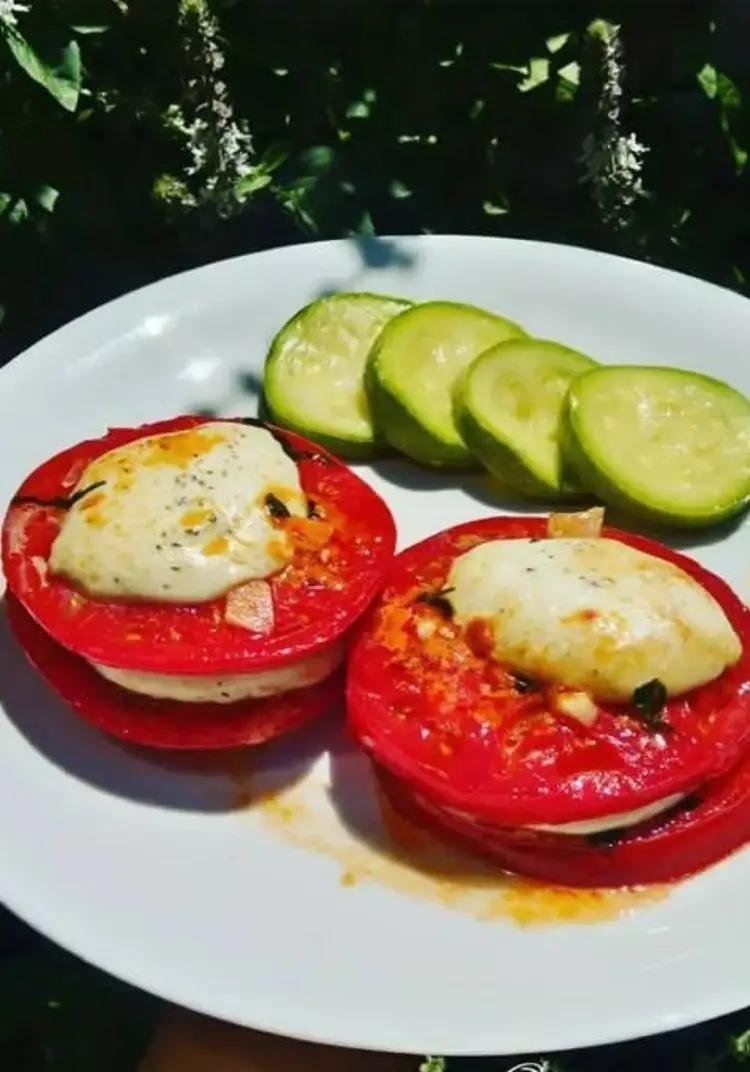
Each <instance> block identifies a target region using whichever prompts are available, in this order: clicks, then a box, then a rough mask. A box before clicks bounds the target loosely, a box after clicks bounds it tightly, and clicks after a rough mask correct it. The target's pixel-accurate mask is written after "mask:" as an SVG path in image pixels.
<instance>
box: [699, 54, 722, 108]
mask: <svg viewBox="0 0 750 1072" xmlns="http://www.w3.org/2000/svg"><path fill="white" fill-rule="evenodd" d="M696 78H697V79H698V85H699V86H700V87H701V89H702V90H703V92H704V93H705V94H706V96H707V97H710V98H711V100H713V99H714V97H715V96H716V87H717V84H718V74H717V71H716V68H715V67H714V66H713V65H712V64H710V63H704V64H703V66H702V67H701V69H700V70H699V71H698V74H697V75H696Z"/></svg>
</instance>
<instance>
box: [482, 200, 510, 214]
mask: <svg viewBox="0 0 750 1072" xmlns="http://www.w3.org/2000/svg"><path fill="white" fill-rule="evenodd" d="M482 210H483V211H484V212H486V214H487V215H488V216H506V215H507V214H508V213H509V212H510V205H509V204H508V202H507V201H506V200H505V198H504V197H503V198H500V200H499V201H489V200H488V201H484V202H483V203H482Z"/></svg>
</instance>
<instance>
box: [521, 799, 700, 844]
mask: <svg viewBox="0 0 750 1072" xmlns="http://www.w3.org/2000/svg"><path fill="white" fill-rule="evenodd" d="M683 796H684V794H683V793H673V794H672V796H669V797H662V799H661V800H655V801H654V802H653V803H652V804H646V805H644V807H642V808H635V809H634V810H633V811H621V812H617V813H616V814H615V815H603V816H602V817H601V818H599V819H578V820H576V821H575V822H572V823H535V824H534V825H533V826H530V827H528V829H529V830H546V831H548V832H549V833H550V834H569V835H576V836H578V837H583V836H585V835H587V834H601V833H603V832H604V831H605V830H624V829H626V828H627V827H630V826H637V825H638V823H645V822H646V820H647V819H653V818H654V817H655V816H656V815H661V814H662V812H665V811H669V809H670V808H673V807H674V806H675V804H679V802H680V801H681V800H682V799H683Z"/></svg>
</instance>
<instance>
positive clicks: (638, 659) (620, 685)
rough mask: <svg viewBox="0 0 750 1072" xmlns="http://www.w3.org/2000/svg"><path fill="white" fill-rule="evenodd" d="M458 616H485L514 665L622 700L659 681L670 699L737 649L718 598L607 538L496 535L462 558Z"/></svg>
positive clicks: (455, 581) (455, 571) (454, 576)
mask: <svg viewBox="0 0 750 1072" xmlns="http://www.w3.org/2000/svg"><path fill="white" fill-rule="evenodd" d="M447 583H448V585H449V586H451V587H453V588H454V589H455V590H454V592H453V593H452V594H451V595H450V600H451V603H452V605H453V608H454V611H455V616H456V620H457V622H458V623H459V624H460V625H464V626H465V625H467V624H468V623H469V622H470V621H472V620H473V619H476V618H480V619H484V620H485V621H486V622H487V624H488V625H489V626H490V629H491V632H492V637H493V645H494V647H493V654H494V656H495V658H497V659H498V660H499V661H500V662H502V663H504V664H505V665H507V666H509V667H510V668H511V669H513V670H517V671H518V672H519V673H523V674H526V675H529V676H530V677H536V678H538V679H540V680H542V681H551V682H556V683H559V684H564V685H568V686H573V687H576V688H580V689H584V690H586V691H587V692H589V693H590V694H591V695H592V696H594V697H596V698H597V699H599V700H610V701H616V702H617V701H620V702H624V701H628V700H630V699H631V697H632V694H633V691H634V690H635V689H636V688H637V687H638V686H639V685H642V684H644V683H645V682H647V681H650V680H652V679H653V678H659V680H660V681H662V682H663V684H664V685H665V687H666V689H667V692H668V694H669V695H670V696H674V695H679V694H680V693H683V692H687V691H688V690H689V689H693V688H695V687H696V686H698V685H702V684H704V683H705V682H707V681H712V680H713V679H714V678H716V677H718V676H719V675H720V674H721V673H722V672H723V671H724V670H725V669H726V668H727V667H728V666H730V665H732V664H734V663H735V662H736V661H737V660H738V659H739V657H740V654H741V650H742V649H741V645H740V641H739V638H738V637H737V634H736V633H735V632H734V630H733V629H732V626H731V625H730V623H729V621H728V620H727V618H726V615H725V614H724V612H723V611H722V609H721V607H720V606H719V604H718V603H717V602H716V600H715V599H714V598H713V597H712V596H711V595H710V594H709V593H708V592H707V591H706V590H705V589H704V588H702V587H701V586H700V585H699V584H698V583H697V582H696V581H694V580H693V579H692V578H691V577H689V576H688V575H687V574H686V573H684V572H683V571H682V570H680V569H679V568H678V567H677V566H674V565H673V564H672V563H669V562H665V561H664V560H663V559H660V558H655V557H654V556H653V555H648V554H645V553H644V552H642V551H637V550H635V549H634V548H632V547H628V546H627V545H626V544H623V543H620V542H619V541H617V540H609V539H551V540H528V539H525V540H495V541H491V542H489V543H484V544H481V545H480V546H478V547H475V548H473V549H472V550H471V551H468V552H466V554H464V555H461V556H460V557H459V558H458V559H456V561H455V562H454V564H453V568H452V570H451V573H450V576H449V577H448V581H447Z"/></svg>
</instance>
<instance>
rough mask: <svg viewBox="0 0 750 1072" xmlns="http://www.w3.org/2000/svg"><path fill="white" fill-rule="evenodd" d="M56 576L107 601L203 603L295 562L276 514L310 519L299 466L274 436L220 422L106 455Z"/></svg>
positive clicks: (86, 476)
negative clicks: (270, 498) (282, 511)
mask: <svg viewBox="0 0 750 1072" xmlns="http://www.w3.org/2000/svg"><path fill="white" fill-rule="evenodd" d="M100 482H101V486H100V487H95V488H92V490H91V491H90V492H89V493H88V494H87V495H84V496H83V497H82V498H81V499H79V500H78V501H77V502H76V503H75V504H74V505H73V506H72V507H71V509H70V510H68V512H67V514H66V516H65V520H64V521H63V524H62V527H61V529H60V532H59V534H58V536H57V538H56V539H55V542H54V544H53V546H52V552H51V555H50V569H51V570H52V572H53V573H57V574H62V575H64V576H65V577H67V578H68V579H69V580H70V581H71V582H72V583H73V584H75V585H77V586H78V587H80V588H81V589H83V590H84V591H85V592H86V593H88V594H89V595H92V596H98V597H100V598H104V599H108V598H115V599H116V598H118V597H120V598H123V599H143V600H146V599H148V600H159V601H163V602H174V603H198V602H202V601H205V600H210V599H215V598H217V597H218V596H221V595H224V594H225V593H226V592H227V591H229V589H230V588H233V587H235V586H236V585H240V584H243V583H244V582H245V581H249V580H254V579H257V578H262V577H268V576H269V575H270V574H272V573H275V572H276V571H277V570H279V569H280V568H281V567H282V566H284V565H285V564H286V562H288V561H289V559H290V558H291V554H292V548H291V543H290V541H289V539H288V537H287V536H286V534H285V533H284V531H283V529H282V528H279V527H274V525H273V523H272V521H273V519H272V517H271V516H270V514H269V511H268V509H267V507H266V496H267V495H268V494H269V493H271V494H273V495H274V496H275V497H276V499H278V500H279V501H280V502H282V503H283V504H284V506H286V508H287V509H288V511H289V513H290V514H294V515H297V516H300V517H302V516H304V515H305V511H306V504H305V499H304V496H303V493H302V488H301V486H300V481H299V474H298V471H297V466H296V465H295V463H294V461H293V460H292V459H291V458H289V457H288V456H287V455H286V454H285V453H284V451H283V449H282V447H281V446H280V444H279V443H278V442H277V441H276V440H275V439H274V437H273V436H272V435H271V433H270V432H268V431H266V429H264V428H256V427H252V426H246V425H241V424H231V423H223V422H218V421H217V422H211V423H208V424H204V425H200V426H199V427H197V428H194V429H189V430H187V431H183V432H171V433H168V434H167V435H161V436H149V437H146V438H144V439H138V440H135V441H134V442H132V443H128V444H126V445H125V446H123V447H118V448H117V449H116V450H112V451H109V453H107V454H104V455H102V457H100V458H97V459H96V461H94V462H92V463H91V465H89V466H88V468H87V469H86V470H85V471H84V473H83V475H82V476H81V479H80V481H79V482H78V485H77V488H76V491H79V490H81V489H82V488H86V487H90V486H91V485H95V484H99V483H100Z"/></svg>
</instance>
